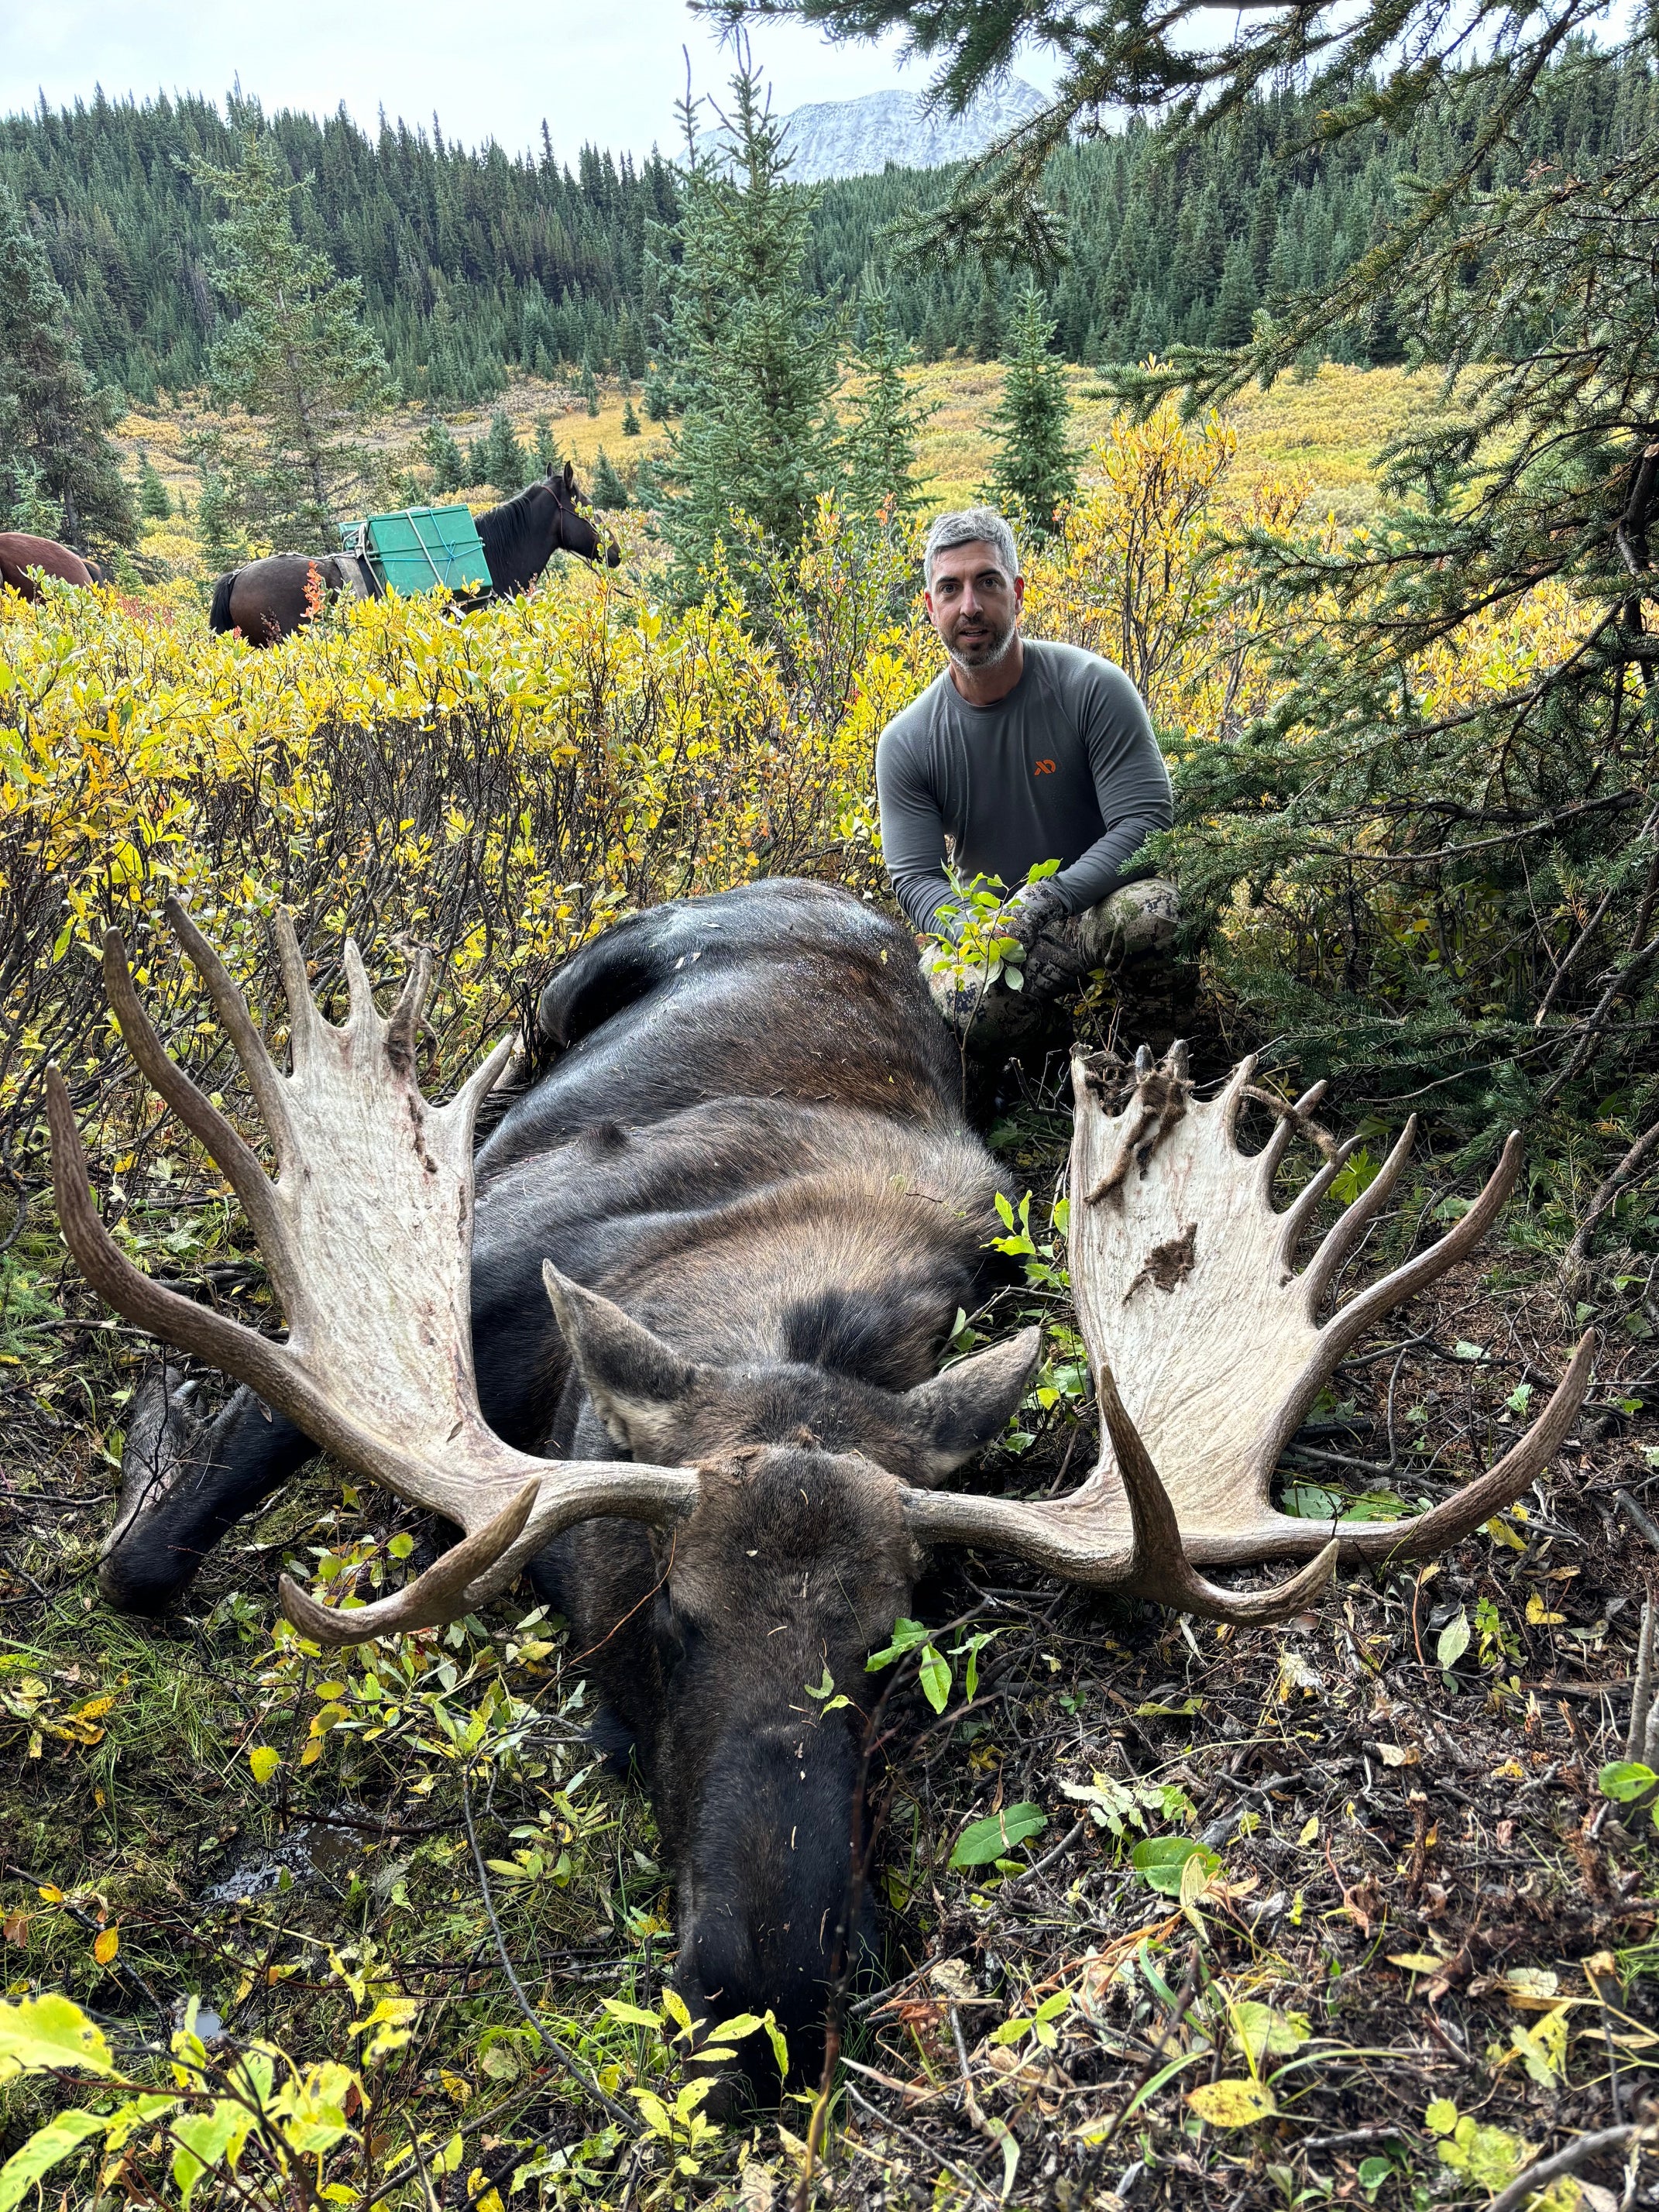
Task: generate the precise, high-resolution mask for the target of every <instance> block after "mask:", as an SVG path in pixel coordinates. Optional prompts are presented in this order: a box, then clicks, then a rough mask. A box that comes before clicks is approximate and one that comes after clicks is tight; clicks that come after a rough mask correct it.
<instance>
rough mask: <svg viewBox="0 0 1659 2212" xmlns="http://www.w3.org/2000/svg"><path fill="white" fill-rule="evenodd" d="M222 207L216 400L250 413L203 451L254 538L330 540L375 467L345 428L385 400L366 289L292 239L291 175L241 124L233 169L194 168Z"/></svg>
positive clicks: (269, 146)
mask: <svg viewBox="0 0 1659 2212" xmlns="http://www.w3.org/2000/svg"><path fill="white" fill-rule="evenodd" d="M193 174H194V175H195V177H196V179H197V183H198V184H199V185H201V186H202V187H203V189H204V191H210V192H213V193H216V195H217V196H218V197H219V199H220V200H221V201H222V204H223V206H224V209H225V213H224V216H223V217H222V220H221V221H220V222H218V223H216V225H215V228H214V243H215V248H216V263H215V268H214V271H213V277H214V283H215V287H216V289H217V291H218V293H219V295H220V297H221V298H222V301H224V302H225V305H226V307H228V309H229V310H230V311H231V312H230V313H229V315H228V318H227V319H225V320H223V321H222V323H221V324H220V325H219V331H218V334H217V336H216V337H215V339H214V342H213V349H212V352H211V354H210V357H209V362H208V374H209V389H210V393H211V396H212V398H213V399H214V401H215V403H216V405H218V406H220V407H230V408H235V409H238V410H241V411H242V412H243V413H245V414H246V416H249V417H251V418H252V424H253V428H252V433H251V434H250V435H239V434H234V433H227V432H224V431H221V432H219V433H217V434H216V435H214V436H212V437H210V439H208V440H205V441H203V447H202V450H203V451H204V453H206V454H208V455H210V457H211V458H212V459H213V460H214V461H215V462H216V464H217V465H218V466H219V467H220V468H221V469H222V472H223V475H224V478H225V484H226V491H227V495H228V497H230V498H231V499H232V500H233V501H234V503H235V505H236V506H237V507H238V508H239V509H240V513H241V515H242V517H243V519H244V520H245V521H246V524H247V525H248V526H249V527H250V528H251V529H252V531H253V532H255V533H256V535H258V537H259V538H264V539H266V540H268V541H270V543H271V544H273V545H276V546H281V545H282V544H284V543H285V542H292V543H294V544H296V545H297V546H299V547H300V548H301V550H303V549H304V548H305V547H306V546H307V544H309V545H316V544H322V545H323V546H325V547H327V546H331V545H334V544H337V543H338V526H339V525H340V523H341V522H342V521H343V520H346V519H347V518H348V517H349V514H350V513H351V512H352V510H353V509H354V508H361V507H362V505H363V504H364V503H365V500H366V495H367V494H368V489H369V487H370V485H371V483H373V481H374V477H375V475H376V473H377V465H376V463H375V461H374V458H373V456H372V455H371V454H370V453H368V451H367V450H366V449H365V448H364V447H362V445H361V444H360V443H358V442H357V441H356V439H355V438H354V437H353V435H351V434H352V433H353V432H354V431H356V430H359V429H361V428H363V427H365V426H366V425H368V423H370V422H373V421H374V418H375V417H376V416H378V415H380V414H381V413H383V412H384V410H386V408H387V407H388V406H390V404H392V397H393V392H392V380H391V376H390V373H389V371H388V369H387V367H386V356H385V355H384V354H383V353H382V352H381V350H380V343H379V342H378V340H376V339H375V338H374V337H373V336H372V335H371V333H370V332H369V331H367V330H366V329H365V328H364V327H363V322H362V284H361V283H359V282H358V280H357V279H356V278H355V277H351V278H348V277H341V276H336V275H335V273H334V271H333V270H332V269H331V267H330V265H329V264H328V262H327V261H326V260H325V258H324V257H323V256H322V255H321V254H320V253H319V252H315V251H314V250H313V248H312V247H311V246H307V245H306V244H304V243H303V242H302V241H301V239H300V238H299V237H298V236H296V234H295V224H294V214H293V202H294V199H295V195H296V193H297V192H298V191H299V190H300V187H299V186H298V185H295V183H294V182H293V181H292V179H290V178H289V174H288V172H287V169H286V167H284V165H283V160H282V157H281V155H280V154H279V152H278V151H277V149H276V146H275V144H274V143H273V142H272V141H271V140H270V138H269V137H266V136H265V135H264V134H263V133H262V132H260V131H256V130H250V131H246V132H245V134H244V136H243V139H242V158H241V162H240V166H239V167H236V168H234V169H229V168H222V167H218V166H216V164H215V163H213V162H210V161H205V160H204V161H197V162H196V163H195V164H194V167H193Z"/></svg>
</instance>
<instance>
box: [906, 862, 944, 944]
mask: <svg viewBox="0 0 1659 2212" xmlns="http://www.w3.org/2000/svg"><path fill="white" fill-rule="evenodd" d="M893 896H894V897H895V898H896V900H897V901H898V902H899V904H900V905H901V906H902V908H903V909H904V915H905V919H906V920H907V921H908V923H909V925H910V927H911V928H912V929H914V930H916V931H918V932H920V933H922V934H923V935H926V934H927V932H928V931H930V930H932V929H933V927H934V920H933V917H934V916H935V915H937V914H938V912H939V908H940V907H942V906H944V905H945V904H947V903H948V902H951V901H953V900H954V899H955V897H956V893H955V892H954V891H953V890H951V885H950V884H949V882H948V880H947V879H946V878H945V877H944V876H936V875H930V874H927V872H924V871H922V870H921V869H918V870H916V871H915V872H914V873H908V874H905V875H899V876H895V877H894V878H893Z"/></svg>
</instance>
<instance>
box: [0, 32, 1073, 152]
mask: <svg viewBox="0 0 1659 2212" xmlns="http://www.w3.org/2000/svg"><path fill="white" fill-rule="evenodd" d="M682 46H689V47H690V52H691V70H692V82H693V85H694V88H695V89H696V91H698V92H699V93H705V92H719V91H720V89H721V88H722V87H723V85H724V82H725V81H726V77H727V76H729V75H730V72H731V66H732V64H731V59H730V57H729V55H726V54H723V53H722V52H720V47H719V46H718V43H717V41H716V40H715V39H714V36H713V35H712V33H710V32H709V31H708V30H707V29H706V28H705V27H703V26H702V24H701V23H700V22H699V21H696V19H695V18H693V17H692V16H691V15H690V13H689V12H688V10H687V9H686V7H685V6H684V0H495V4H493V5H489V6H477V5H474V6H471V7H467V6H464V5H460V4H458V0H346V4H345V5H343V6H332V7H322V8H319V7H311V8H306V7H298V6H289V7H286V8H275V7H272V6H270V4H269V0H261V4H255V0H137V4H129V5H126V6H120V5H118V4H112V0H0V113H5V114H11V113H15V112H17V111H19V110H20V109H22V108H27V107H32V106H33V104H34V102H35V100H36V99H37V97H38V95H39V94H40V92H41V91H42V90H44V91H45V93H46V99H47V100H48V101H49V102H50V103H51V104H52V106H59V105H68V104H70V103H72V102H73V101H74V100H77V99H79V100H85V99H88V98H89V97H90V95H91V94H92V92H93V89H94V87H95V86H98V85H101V86H102V87H103V88H104V90H105V92H106V94H109V95H110V96H111V97H112V98H113V97H115V96H117V95H118V94H127V93H136V94H138V95H139V97H140V98H143V96H144V95H145V94H153V93H155V92H156V91H158V90H166V91H167V92H173V91H174V90H178V91H186V92H200V93H206V94H211V95H213V96H214V97H216V98H219V97H222V95H223V94H224V93H225V92H226V90H227V89H228V88H229V87H230V85H231V84H232V83H233V82H234V80H235V79H236V78H237V76H240V79H241V82H242V87H243V89H244V90H245V91H246V92H251V93H255V94H258V97H259V99H260V100H263V101H264V105H265V106H266V108H267V109H268V110H269V109H272V108H276V107H284V106H286V107H301V108H307V109H309V110H310V111H311V112H313V114H330V113H332V112H333V111H334V110H335V109H336V108H337V106H339V104H340V103H341V101H342V100H343V101H344V103H345V105H346V106H347V108H348V109H349V111H350V112H351V113H352V114H353V115H354V116H356V118H357V119H358V121H359V122H360V123H362V124H365V125H368V126H369V127H371V128H372V127H373V125H374V119H375V116H376V113H377V112H378V111H379V109H380V108H381V107H382V106H383V107H384V108H385V109H386V113H387V115H388V116H389V117H391V118H392V119H393V120H394V121H395V120H396V118H398V116H400V115H401V116H403V117H404V118H405V119H406V120H407V121H408V122H410V123H411V124H414V123H417V122H418V123H422V124H427V125H429V124H430V121H431V118H432V112H433V110H434V109H436V110H437V112H438V117H439V120H440V121H441V124H442V125H443V129H444V133H445V136H446V137H457V138H459V139H462V140H464V141H465V142H466V143H471V144H476V143H478V142H479V141H481V140H483V139H485V138H488V137H495V138H497V139H499V140H500V141H501V143H502V144H503V145H504V146H506V147H507V148H509V149H514V150H516V149H519V148H521V147H526V146H528V145H530V144H531V143H532V141H535V140H537V139H538V138H539V135H540V131H541V122H542V118H543V117H544V116H545V117H546V118H547V121H548V126H549V128H550V131H552V134H553V144H554V148H555V150H556V152H557V153H558V154H560V155H562V156H574V154H575V152H576V149H577V148H578V147H580V145H581V144H582V143H583V142H584V140H587V141H591V142H592V143H594V144H596V145H599V146H607V147H610V148H611V149H614V150H615V151H617V152H618V153H621V152H623V151H624V150H631V151H632V152H634V153H635V154H644V153H647V152H648V151H649V150H650V149H651V146H652V144H653V142H654V143H659V144H660V145H661V146H662V148H663V149H664V151H665V152H671V150H672V149H673V147H674V145H675V143H676V141H675V133H674V118H673V106H674V102H675V100H677V99H678V97H679V94H680V93H681V91H682V89H683V88H684V79H685V64H684V60H683V58H682V57H681V52H680V49H681V47H682ZM755 58H756V60H757V63H758V64H759V65H760V66H761V68H762V69H763V70H764V72H765V73H766V75H767V76H769V78H770V80H771V82H772V86H773V94H774V105H775V106H776V107H777V108H778V110H779V111H780V112H784V111H787V109H789V108H792V107H798V106H800V105H801V104H802V102H803V101H805V100H838V99H847V98H850V97H853V96H854V95H856V94H859V93H864V92H876V91H879V90H881V89H883V88H884V87H886V86H889V85H892V84H895V83H902V84H905V85H914V86H915V87H916V88H918V89H920V88H921V84H922V82H924V79H923V76H922V74H921V71H919V70H915V69H914V68H913V69H912V70H909V71H908V72H907V73H905V74H903V75H902V76H901V75H900V73H899V70H898V64H897V60H896V47H895V46H893V45H891V44H890V45H889V46H886V47H885V48H884V47H880V46H840V47H836V46H826V45H825V44H824V43H823V40H821V39H819V38H818V37H817V35H816V34H815V33H811V32H807V31H804V30H801V29H799V28H798V27H784V26H781V25H777V26H772V27H764V28H763V30H762V31H761V33H759V34H758V35H757V40H756V43H755ZM1025 73H1026V74H1028V75H1034V76H1036V78H1037V80H1038V81H1039V82H1042V81H1043V79H1044V77H1045V75H1046V73H1045V72H1043V71H1042V70H1040V69H1037V70H1031V71H1027V72H1025Z"/></svg>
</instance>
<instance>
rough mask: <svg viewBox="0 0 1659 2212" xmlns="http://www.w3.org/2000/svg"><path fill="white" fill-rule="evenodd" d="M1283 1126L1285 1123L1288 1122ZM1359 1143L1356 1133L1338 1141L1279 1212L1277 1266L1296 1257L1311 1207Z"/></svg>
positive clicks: (1287, 1263) (1311, 1211)
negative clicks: (1330, 1153)
mask: <svg viewBox="0 0 1659 2212" xmlns="http://www.w3.org/2000/svg"><path fill="white" fill-rule="evenodd" d="M1285 1126H1286V1127H1288V1124H1286V1125H1285ZM1359 1143H1360V1140H1359V1139H1358V1137H1350V1138H1348V1139H1347V1140H1346V1143H1344V1144H1340V1145H1339V1146H1337V1148H1336V1150H1335V1152H1334V1153H1333V1154H1332V1156H1331V1158H1329V1159H1328V1160H1327V1161H1325V1162H1324V1164H1322V1166H1321V1168H1320V1170H1319V1171H1318V1173H1317V1174H1316V1175H1314V1176H1310V1177H1309V1179H1308V1181H1307V1182H1306V1183H1305V1184H1304V1186H1303V1188H1301V1189H1300V1190H1299V1191H1298V1192H1297V1194H1296V1196H1295V1198H1294V1199H1293V1200H1291V1204H1290V1205H1289V1206H1286V1207H1285V1211H1284V1212H1283V1213H1282V1214H1281V1215H1280V1216H1279V1223H1280V1227H1279V1249H1278V1251H1277V1253H1276V1254H1275V1255H1274V1256H1275V1258H1276V1259H1277V1261H1278V1262H1279V1266H1280V1267H1283V1268H1285V1269H1286V1270H1288V1269H1289V1267H1290V1266H1291V1261H1293V1260H1294V1258H1295V1257H1296V1248H1297V1245H1298V1244H1299V1243H1301V1241H1302V1233H1303V1231H1304V1230H1305V1229H1306V1227H1307V1225H1308V1224H1309V1222H1310V1220H1311V1219H1312V1218H1313V1213H1314V1208H1315V1207H1316V1206H1317V1205H1318V1204H1319V1201H1320V1200H1321V1199H1322V1198H1323V1197H1324V1195H1325V1194H1326V1192H1327V1191H1328V1189H1329V1188H1330V1187H1331V1185H1332V1184H1333V1183H1334V1182H1335V1181H1336V1178H1337V1177H1338V1176H1340V1174H1341V1172H1342V1170H1343V1169H1344V1168H1345V1167H1346V1165H1347V1164H1348V1162H1349V1160H1350V1159H1351V1158H1352V1157H1353V1155H1354V1153H1355V1152H1358V1149H1359Z"/></svg>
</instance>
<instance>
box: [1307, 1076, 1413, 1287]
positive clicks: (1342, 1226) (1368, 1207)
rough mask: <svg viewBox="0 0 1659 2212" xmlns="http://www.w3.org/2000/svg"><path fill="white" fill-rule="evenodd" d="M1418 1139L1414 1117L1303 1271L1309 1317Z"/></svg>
mask: <svg viewBox="0 0 1659 2212" xmlns="http://www.w3.org/2000/svg"><path fill="white" fill-rule="evenodd" d="M1416 1140H1417V1116H1416V1115H1415V1114H1413V1115H1410V1116H1409V1118H1408V1119H1407V1123H1406V1126H1405V1127H1404V1128H1403V1129H1402V1130H1401V1133H1400V1136H1399V1138H1398V1139H1397V1141H1396V1142H1395V1147H1394V1150H1393V1151H1392V1152H1390V1153H1389V1157H1388V1158H1387V1159H1386V1160H1384V1161H1383V1164H1382V1166H1381V1167H1380V1168H1378V1170H1377V1171H1376V1174H1375V1175H1374V1176H1372V1177H1371V1179H1370V1182H1368V1183H1367V1184H1366V1186H1365V1188H1364V1190H1362V1191H1361V1192H1360V1194H1359V1195H1358V1198H1356V1199H1355V1200H1352V1203H1351V1204H1350V1205H1349V1206H1346V1208H1345V1209H1344V1211H1343V1214H1342V1217H1341V1218H1340V1220H1339V1221H1337V1222H1336V1223H1335V1224H1334V1225H1333V1226H1332V1228H1331V1230H1330V1231H1329V1233H1328V1235H1327V1237H1326V1238H1325V1241H1324V1242H1323V1243H1322V1244H1321V1246H1320V1248H1319V1249H1318V1250H1317V1251H1316V1253H1315V1254H1314V1255H1313V1257H1312V1259H1311V1260H1310V1261H1309V1262H1308V1264H1307V1267H1305V1268H1304V1270H1303V1274H1302V1281H1303V1285H1304V1290H1305V1291H1306V1295H1307V1300H1308V1311H1309V1313H1310V1315H1313V1314H1315V1313H1316V1312H1317V1311H1318V1310H1319V1305H1320V1301H1321V1300H1322V1298H1323V1297H1324V1296H1325V1293H1326V1291H1328V1290H1329V1288H1330V1286H1331V1284H1332V1282H1333V1281H1334V1279H1335V1276H1336V1272H1337V1269H1338V1268H1339V1267H1340V1266H1341V1265H1342V1263H1343V1261H1345V1260H1346V1258H1347V1257H1348V1255H1349V1254H1350V1253H1351V1252H1352V1250H1353V1249H1354V1247H1355V1246H1356V1245H1357V1244H1358V1242H1359V1240H1360V1238H1361V1237H1363V1236H1364V1233H1365V1231H1366V1230H1367V1229H1369V1228H1370V1225H1371V1223H1372V1222H1373V1221H1374V1220H1375V1219H1376V1215H1377V1213H1378V1212H1380V1210H1381V1209H1382V1207H1383V1205H1384V1203H1385V1202H1386V1200H1387V1199H1388V1196H1389V1192H1390V1191H1392V1190H1393V1188H1394V1187H1395V1183H1397V1182H1399V1180H1400V1177H1401V1173H1402V1171H1403V1170H1404V1168H1405V1165H1406V1163H1407V1160H1408V1159H1409V1158H1411V1154H1412V1146H1413V1144H1414V1143H1415V1142H1416ZM1345 1157H1346V1154H1345Z"/></svg>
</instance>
